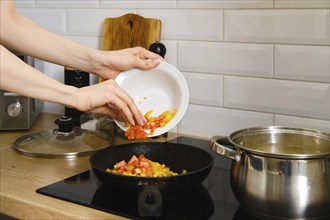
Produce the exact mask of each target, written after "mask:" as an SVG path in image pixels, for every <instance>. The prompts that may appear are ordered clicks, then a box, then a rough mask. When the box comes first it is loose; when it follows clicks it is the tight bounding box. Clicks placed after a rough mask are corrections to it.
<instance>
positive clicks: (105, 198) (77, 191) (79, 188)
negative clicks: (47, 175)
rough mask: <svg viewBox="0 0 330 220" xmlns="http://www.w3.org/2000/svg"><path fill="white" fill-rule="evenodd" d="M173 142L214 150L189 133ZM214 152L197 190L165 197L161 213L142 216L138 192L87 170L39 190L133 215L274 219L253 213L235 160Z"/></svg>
mask: <svg viewBox="0 0 330 220" xmlns="http://www.w3.org/2000/svg"><path fill="white" fill-rule="evenodd" d="M169 142H170V143H179V144H187V145H191V146H195V147H199V148H202V149H204V150H207V151H209V152H211V150H210V149H209V141H207V140H200V139H194V138H187V137H179V138H175V139H173V140H171V141H169ZM211 154H213V156H214V165H213V168H212V170H211V172H210V174H209V175H208V177H207V178H206V180H205V181H204V182H203V183H202V184H201V185H199V186H197V187H196V188H194V190H193V192H194V193H193V194H189V193H188V194H187V193H186V194H175V195H171V197H168V198H167V199H166V200H165V201H164V204H163V205H164V207H163V214H162V215H161V216H160V217H145V218H143V217H140V216H139V214H138V208H137V195H134V194H125V193H124V192H118V190H117V191H111V190H109V189H108V188H106V187H105V186H104V185H102V183H101V182H100V181H98V179H97V178H96V177H95V176H94V174H93V171H91V170H87V171H85V172H83V173H80V174H77V175H74V176H72V177H69V178H67V179H64V180H61V181H59V182H56V183H53V184H51V185H48V186H45V187H42V188H40V189H38V190H37V192H38V193H40V194H43V195H47V196H51V197H55V198H57V199H61V200H65V201H68V202H72V203H76V204H79V205H83V206H86V207H90V208H94V209H98V210H101V211H104V212H108V213H112V214H115V215H119V216H123V217H127V218H130V219H147V220H151V219H169V220H176V219H185V220H190V219H192V220H203V219H210V220H227V219H228V220H230V219H232V220H252V219H271V218H269V217H261V216H258V217H256V216H252V215H251V214H250V213H248V212H247V211H245V210H244V209H242V208H241V207H240V206H239V205H238V203H237V201H236V199H235V197H234V194H233V193H232V190H231V187H230V180H229V176H230V166H231V160H228V159H224V158H221V157H219V156H217V154H216V153H215V152H211Z"/></svg>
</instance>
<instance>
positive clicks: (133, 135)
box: [125, 109, 177, 140]
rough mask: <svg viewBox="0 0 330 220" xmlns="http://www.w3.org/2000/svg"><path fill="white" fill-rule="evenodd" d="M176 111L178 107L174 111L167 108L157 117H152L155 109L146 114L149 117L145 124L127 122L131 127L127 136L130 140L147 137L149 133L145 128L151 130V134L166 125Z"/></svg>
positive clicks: (126, 124) (127, 125)
mask: <svg viewBox="0 0 330 220" xmlns="http://www.w3.org/2000/svg"><path fill="white" fill-rule="evenodd" d="M176 112H177V110H176V109H174V111H173V112H170V111H169V110H167V111H165V112H163V113H162V114H160V115H159V116H157V117H151V114H152V113H153V110H150V111H148V112H147V113H146V114H145V115H144V117H145V118H146V119H147V123H145V124H144V125H142V126H140V125H136V126H130V125H129V124H128V123H125V127H129V128H128V130H127V131H126V133H125V136H126V137H127V139H128V140H138V139H144V138H147V137H148V134H147V133H146V132H145V130H150V133H149V134H150V135H152V134H154V132H155V130H156V129H157V128H159V127H164V126H165V125H166V124H167V123H168V122H169V121H170V120H171V119H172V118H173V117H174V116H175V114H176Z"/></svg>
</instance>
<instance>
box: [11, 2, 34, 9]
mask: <svg viewBox="0 0 330 220" xmlns="http://www.w3.org/2000/svg"><path fill="white" fill-rule="evenodd" d="M15 5H16V7H17V8H31V7H33V6H34V0H16V1H15Z"/></svg>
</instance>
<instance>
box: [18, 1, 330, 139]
mask: <svg viewBox="0 0 330 220" xmlns="http://www.w3.org/2000/svg"><path fill="white" fill-rule="evenodd" d="M329 2H330V1H329V0H313V1H311V0H253V1H252V0H205V1H202V0H166V1H165V0H164V1H159V0H153V1H151V0H149V1H140V0H134V1H133V0H131V1H127V0H117V1H115V0H63V1H50V0H49V1H44V0H17V1H16V5H17V7H18V10H19V12H20V13H22V14H23V15H25V16H27V17H28V18H30V19H31V20H33V21H35V22H36V23H38V24H39V25H41V26H43V27H45V28H46V29H48V30H50V31H53V32H55V33H57V34H59V35H62V36H64V37H66V38H68V39H71V40H75V41H78V42H80V43H82V44H85V45H88V46H91V47H93V48H99V47H100V45H101V44H100V42H101V40H102V38H101V33H102V29H101V27H102V23H103V20H104V18H106V17H118V16H121V15H124V14H126V13H137V14H140V15H142V16H144V17H153V18H158V19H161V20H162V33H161V41H162V42H163V43H164V44H165V45H166V47H167V53H166V56H165V59H166V60H167V61H168V62H169V63H171V64H172V65H174V66H176V67H177V68H178V69H179V70H180V71H181V72H182V73H183V75H184V77H185V78H186V80H187V83H188V86H189V91H190V100H189V102H190V104H189V106H188V109H187V112H186V114H185V116H184V118H183V119H182V121H181V122H180V123H179V124H178V126H177V127H176V130H177V131H178V132H179V133H182V134H190V135H194V136H200V137H206V138H209V137H211V136H213V135H228V134H230V133H231V132H233V131H235V130H238V129H241V128H245V127H253V126H265V125H280V126H292V127H302V128H311V129H317V130H321V131H326V132H330V119H329V118H330V115H329V112H330V107H329V105H330V104H329V102H330V95H329V93H330V69H329V68H330V63H329V62H330V61H329V60H330V34H329V32H330V11H329V7H330V5H329ZM37 63H38V69H40V70H41V71H43V72H45V73H46V74H47V75H50V76H51V77H54V78H56V79H57V80H59V81H63V75H61V74H64V69H63V68H62V67H60V66H57V65H53V64H50V63H46V62H42V61H38V62H37ZM97 81H98V80H97V77H95V76H93V77H91V83H97ZM44 111H45V112H52V113H58V114H63V112H64V107H62V106H59V105H56V104H50V103H46V104H45V109H44Z"/></svg>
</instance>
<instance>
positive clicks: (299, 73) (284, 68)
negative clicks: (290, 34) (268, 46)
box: [275, 45, 330, 82]
mask: <svg viewBox="0 0 330 220" xmlns="http://www.w3.org/2000/svg"><path fill="white" fill-rule="evenodd" d="M329 73H330V47H329V46H294V45H276V46H275V77H276V78H283V79H296V80H306V81H319V82H330V74H329Z"/></svg>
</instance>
